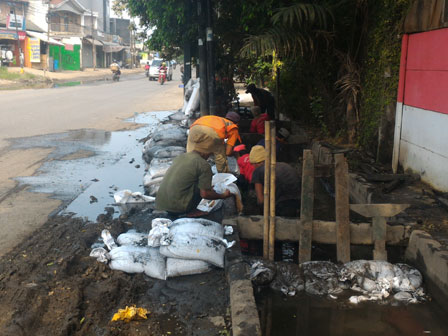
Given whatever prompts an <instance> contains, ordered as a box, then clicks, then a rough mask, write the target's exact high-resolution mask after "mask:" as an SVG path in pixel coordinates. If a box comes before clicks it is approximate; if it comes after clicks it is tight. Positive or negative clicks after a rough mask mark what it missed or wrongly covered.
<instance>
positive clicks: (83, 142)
mask: <svg viewBox="0 0 448 336" xmlns="http://www.w3.org/2000/svg"><path fill="white" fill-rule="evenodd" d="M173 112H174V111H161V112H149V113H144V114H138V115H135V116H134V118H131V119H128V120H126V121H128V122H132V123H137V124H141V125H142V127H140V128H138V129H136V130H131V131H118V132H107V131H100V130H92V129H83V130H76V131H70V132H66V133H57V134H49V135H43V136H35V137H28V138H21V139H15V140H14V143H13V145H12V147H13V148H14V149H17V148H22V149H24V148H27V149H28V148H52V149H53V151H52V152H51V153H50V155H49V156H48V157H47V159H46V161H45V162H44V163H43V165H42V166H41V167H40V168H39V169H38V171H37V173H36V174H35V175H34V176H29V177H18V178H16V179H17V180H18V181H19V182H20V183H21V184H26V185H29V186H30V189H31V191H33V192H40V193H47V194H51V197H53V198H56V199H60V200H62V201H63V202H64V206H67V204H68V206H67V207H66V208H65V209H63V210H62V212H61V214H68V213H70V214H74V215H75V216H77V217H83V218H86V219H88V220H91V221H94V220H95V219H96V218H97V216H98V215H100V214H102V213H103V212H104V209H105V208H106V207H111V206H112V207H114V213H113V217H114V218H115V217H117V216H118V215H119V214H120V211H119V208H118V206H116V205H115V204H114V199H113V194H114V193H115V192H116V191H118V190H122V189H130V190H132V191H141V192H143V175H144V170H145V162H144V160H143V159H142V148H143V144H142V143H141V142H139V140H140V139H142V138H144V137H146V136H147V135H148V133H149V132H150V130H151V129H152V128H153V127H155V126H156V125H158V124H159V122H160V121H162V120H163V119H165V118H166V117H168V115H170V114H172V113H173ZM67 158H74V159H67Z"/></svg>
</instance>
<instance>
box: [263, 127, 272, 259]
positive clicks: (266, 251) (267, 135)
mask: <svg viewBox="0 0 448 336" xmlns="http://www.w3.org/2000/svg"><path fill="white" fill-rule="evenodd" d="M264 129H265V132H264V134H265V138H264V139H265V144H264V147H265V151H266V157H265V162H264V193H263V196H264V198H263V219H264V227H263V258H264V259H269V191H270V179H269V178H270V176H271V174H270V171H271V125H270V124H269V121H265V122H264Z"/></svg>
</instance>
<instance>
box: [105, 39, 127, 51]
mask: <svg viewBox="0 0 448 336" xmlns="http://www.w3.org/2000/svg"><path fill="white" fill-rule="evenodd" d="M103 44H104V46H103V51H104V52H107V53H112V52H119V51H122V50H123V49H124V48H125V47H124V46H122V45H119V44H117V43H113V42H104V41H103Z"/></svg>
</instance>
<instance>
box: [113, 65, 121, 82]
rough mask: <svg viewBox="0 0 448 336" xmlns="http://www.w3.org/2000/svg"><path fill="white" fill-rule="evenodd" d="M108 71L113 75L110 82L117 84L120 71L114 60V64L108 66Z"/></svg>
mask: <svg viewBox="0 0 448 336" xmlns="http://www.w3.org/2000/svg"><path fill="white" fill-rule="evenodd" d="M110 70H111V71H112V73H113V76H112V80H114V81H117V82H118V81H119V80H120V75H121V70H120V65H119V64H118V62H117V61H116V60H114V62H113V63H112V64H111V65H110Z"/></svg>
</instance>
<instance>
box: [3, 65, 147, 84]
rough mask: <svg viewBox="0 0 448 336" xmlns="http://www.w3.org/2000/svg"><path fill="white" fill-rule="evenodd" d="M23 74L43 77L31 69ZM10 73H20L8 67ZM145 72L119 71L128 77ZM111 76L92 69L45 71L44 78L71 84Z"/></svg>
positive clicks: (102, 71)
mask: <svg viewBox="0 0 448 336" xmlns="http://www.w3.org/2000/svg"><path fill="white" fill-rule="evenodd" d="M23 70H24V71H25V73H29V74H33V75H35V76H41V77H44V71H43V70H38V69H32V68H23ZM8 71H10V72H17V73H19V72H20V68H19V67H10V68H8ZM144 71H145V69H144V68H136V69H121V73H122V75H130V74H135V73H143V72H144ZM110 76H112V72H111V71H110V69H108V68H107V69H104V68H101V69H96V70H95V71H94V70H93V69H92V68H89V69H85V70H84V71H68V70H66V71H58V72H50V71H46V73H45V77H47V78H49V79H50V80H51V81H53V82H71V81H77V80H95V79H102V78H104V77H110Z"/></svg>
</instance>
